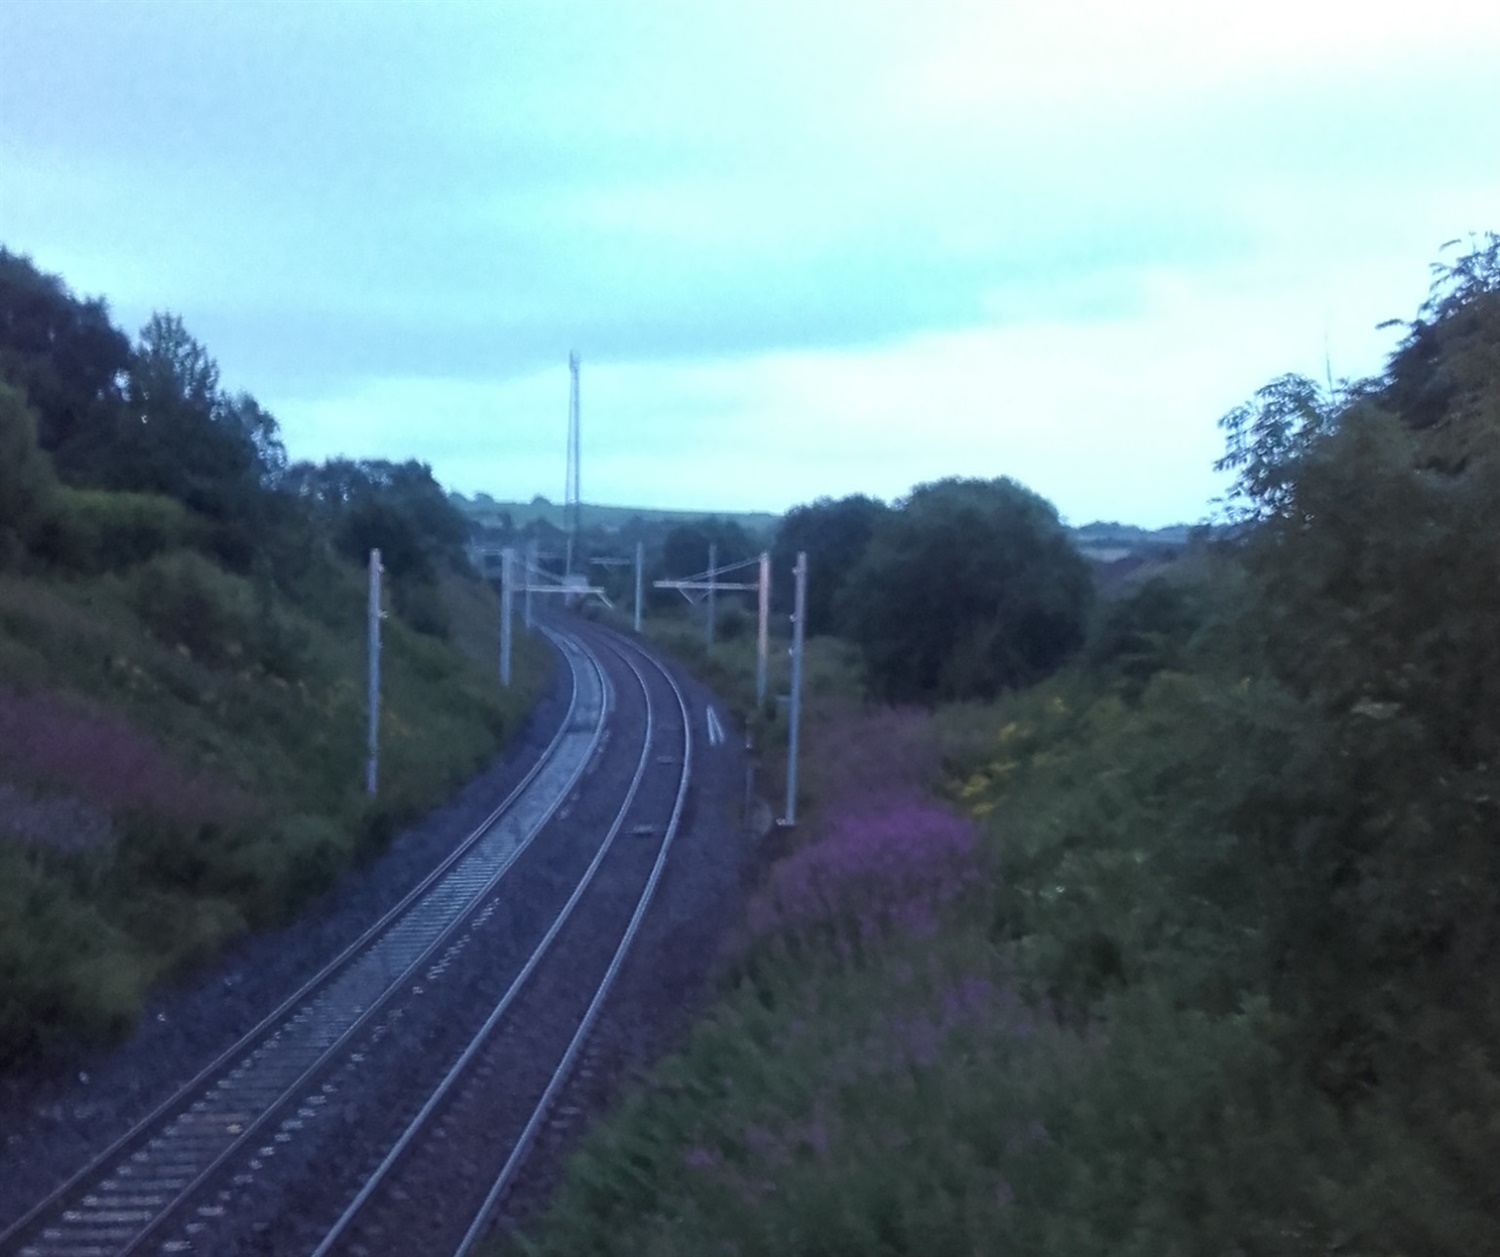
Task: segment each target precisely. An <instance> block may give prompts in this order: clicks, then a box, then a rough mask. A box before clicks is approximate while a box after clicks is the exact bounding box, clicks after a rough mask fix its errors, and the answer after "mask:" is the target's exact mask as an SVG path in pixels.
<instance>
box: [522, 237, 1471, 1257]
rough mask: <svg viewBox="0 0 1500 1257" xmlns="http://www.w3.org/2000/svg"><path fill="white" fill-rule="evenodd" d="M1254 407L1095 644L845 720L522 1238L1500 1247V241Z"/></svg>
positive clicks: (1176, 1249)
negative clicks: (1387, 327)
mask: <svg viewBox="0 0 1500 1257" xmlns="http://www.w3.org/2000/svg"><path fill="white" fill-rule="evenodd" d="M1222 427H1223V429H1224V432H1225V436H1226V453H1225V457H1224V460H1223V463H1222V466H1223V467H1224V468H1225V469H1226V470H1229V471H1231V472H1232V473H1234V475H1235V485H1234V492H1233V499H1232V503H1231V508H1230V519H1229V521H1228V523H1229V525H1230V526H1229V527H1228V528H1227V529H1225V530H1223V532H1222V533H1220V534H1219V535H1218V536H1217V537H1216V538H1215V539H1214V540H1213V541H1211V542H1210V543H1207V544H1204V545H1201V546H1199V547H1198V548H1197V549H1196V550H1195V552H1194V553H1193V554H1192V555H1190V556H1189V558H1188V559H1187V560H1186V561H1184V562H1182V563H1179V564H1178V565H1177V566H1176V567H1174V568H1173V569H1172V570H1171V571H1170V572H1169V573H1168V574H1167V575H1166V576H1164V577H1163V578H1162V579H1160V580H1158V581H1155V582H1151V583H1148V584H1145V585H1143V586H1142V587H1140V588H1139V589H1138V590H1136V591H1135V592H1134V593H1133V594H1131V595H1130V596H1128V597H1125V598H1122V599H1120V600H1117V601H1114V602H1110V603H1108V604H1105V605H1102V606H1099V607H1097V608H1096V609H1095V613H1094V615H1093V618H1092V621H1091V625H1090V629H1089V632H1088V634H1087V636H1086V638H1085V639H1084V642H1083V644H1082V647H1081V649H1080V650H1079V652H1078V654H1077V655H1076V656H1075V657H1074V659H1073V660H1072V662H1071V663H1070V664H1069V665H1068V666H1066V667H1064V668H1063V669H1062V670H1060V671H1059V672H1057V673H1056V674H1055V675H1054V676H1052V677H1050V678H1049V679H1047V680H1045V681H1043V682H1041V683H1040V684H1036V685H1033V686H1030V687H1021V688H1015V689H1012V690H1010V691H1009V692H1007V693H1005V694H1003V695H1002V697H1001V698H1000V699H999V700H998V701H997V702H995V703H993V704H988V705H980V704H974V703H964V704H955V705H949V706H945V707H941V708H939V709H938V710H937V712H936V714H935V716H933V717H931V718H930V719H929V718H926V717H921V716H919V715H918V714H917V713H915V712H912V711H910V710H907V711H904V712H903V711H895V712H893V711H889V710H885V711H881V710H876V711H873V712H870V713H867V714H865V715H864V716H861V717H859V718H857V719H854V720H849V719H848V718H847V717H845V718H844V719H845V720H846V723H845V724H844V725H843V726H840V725H839V724H837V723H834V724H832V725H829V726H826V727H822V728H820V727H818V726H817V725H814V726H813V728H812V729H811V730H810V732H809V735H808V746H809V748H810V752H809V764H808V767H807V776H808V777H809V778H810V779H812V780H813V782H814V783H815V785H814V789H815V791H817V790H821V791H822V793H821V794H817V795H815V797H814V798H813V799H811V800H810V802H811V803H813V804H814V805H815V806H814V807H812V808H811V809H810V810H809V819H808V820H807V822H806V823H805V824H804V826H803V827H802V830H801V832H799V834H798V835H797V838H796V844H797V845H796V846H795V848H794V849H793V850H791V851H790V852H788V853H786V854H785V855H784V856H783V858H781V859H779V860H778V861H777V862H776V863H775V865H774V866H773V867H772V869H771V870H770V875H769V877H768V878H767V881H766V884H765V886H764V887H763V888H762V890H761V891H760V892H759V893H758V895H757V897H756V901H755V902H754V903H753V904H752V911H751V913H750V917H749V919H748V921H747V922H746V925H745V928H744V939H743V941H742V945H741V948H740V950H739V952H738V954H737V957H736V963H735V967H734V969H733V972H732V975H731V980H730V982H729V983H728V984H727V986H726V988H725V990H724V992H723V996H722V999H721V1001H720V1003H719V1004H718V1005H717V1006H716V1007H715V1008H714V1009H713V1011H712V1013H711V1015H710V1016H709V1017H707V1018H706V1019H705V1020H704V1022H703V1023H702V1025H700V1027H699V1028H698V1029H697V1031H696V1032H695V1033H694V1035H693V1038H692V1041H691V1043H690V1044H689V1045H688V1047H687V1048H686V1049H685V1051H684V1052H683V1054H682V1055H681V1056H680V1057H678V1058H677V1059H674V1060H672V1061H670V1062H668V1063H666V1064H665V1065H664V1066H663V1067H662V1068H661V1070H660V1071H659V1072H658V1074H657V1076H656V1077H655V1079H654V1080H653V1082H652V1083H651V1084H650V1085H649V1086H648V1087H647V1088H646V1089H644V1090H643V1091H642V1092H640V1093H639V1094H637V1095H635V1096H633V1097H632V1098H631V1099H630V1100H629V1101H628V1102H627V1103H626V1104H625V1106H624V1107H623V1109H622V1111H621V1112H620V1113H619V1114H618V1115H617V1116H616V1118H615V1119H614V1120H613V1121H612V1122H611V1123H610V1124H609V1125H607V1126H606V1127H605V1128H604V1129H603V1130H602V1131H600V1132H599V1133H598V1134H597V1135H596V1136H595V1137H593V1138H592V1139H591V1140H590V1142H589V1144H588V1146H587V1148H586V1149H585V1151H584V1153H583V1154H582V1157H581V1160H580V1163H579V1165H578V1166H577V1168H576V1172H575V1173H574V1175H573V1176H572V1179H571V1181H570V1184H569V1186H568V1187H567V1188H566V1190H565V1191H564V1193H563V1195H562V1197H561V1200H560V1203H559V1205H558V1207H557V1208H556V1210H554V1212H553V1214H552V1216H551V1218H550V1220H549V1224H548V1226H547V1227H545V1228H544V1229H543V1231H542V1233H541V1234H540V1238H539V1243H538V1244H537V1245H536V1247H535V1248H534V1249H528V1251H541V1252H558V1253H562V1252H577V1251H593V1252H641V1251H651V1252H654V1253H662V1254H670V1253H683V1254H688V1253H699V1252H709V1251H716V1250H719V1249H724V1250H728V1249H730V1248H733V1249H734V1250H736V1251H742V1252H784V1253H827V1252H871V1253H875V1252H878V1253H885V1254H899V1253H910V1254H919V1253H923V1254H925V1253H930V1252H960V1251H962V1252H1007V1253H1018V1254H1038V1255H1041V1254H1057V1253H1067V1254H1072V1255H1077V1257H1086V1255H1090V1254H1097V1255H1098V1257H1124V1255H1131V1254H1139V1255H1140V1257H1148V1255H1149V1257H1157V1255H1158V1254H1162V1253H1225V1254H1229V1253H1235V1254H1267V1255H1270V1254H1283V1253H1305V1254H1314V1253H1348V1254H1362V1255H1373V1254H1383V1255H1388V1257H1404V1255H1409V1254H1415V1253H1422V1254H1434V1255H1441V1257H1478V1255H1480V1254H1489V1253H1494V1252H1500V1189H1497V1188H1496V1186H1495V1182H1494V1174H1493V1166H1494V1165H1495V1163H1496V1161H1497V1159H1500V1048H1497V1044H1500V841H1497V834H1500V827H1497V822H1500V815H1497V809H1500V701H1497V700H1500V637H1497V634H1496V633H1495V625H1496V624H1497V623H1500V580H1497V568H1496V557H1495V556H1496V554H1497V553H1500V237H1497V236H1495V235H1493V234H1491V235H1488V236H1486V237H1484V238H1482V239H1480V240H1478V241H1476V242H1474V247H1473V248H1471V249H1470V250H1469V251H1468V252H1467V253H1465V254H1463V255H1462V256H1460V257H1457V258H1456V259H1453V260H1449V261H1445V262H1444V263H1443V264H1441V265H1439V266H1438V267H1437V268H1435V274H1434V284H1433V288H1432V292H1431V295H1430V298H1429V300H1428V301H1427V303H1426V304H1425V305H1424V306H1423V307H1422V308H1421V310H1420V311H1419V312H1418V314H1417V316H1416V317H1415V318H1414V319H1413V320H1412V321H1411V322H1410V323H1409V324H1408V325H1407V326H1406V330H1405V335H1404V336H1403V338H1402V340H1401V342H1400V344H1399V345H1398V346H1397V348H1396V350H1395V351H1394V353H1393V354H1392V355H1391V356H1390V358H1389V360H1388V361H1387V363H1386V366H1385V369H1384V370H1383V372H1382V373H1381V374H1380V375H1378V376H1377V377H1375V378H1372V379H1368V380H1360V381H1349V382H1345V383H1343V384H1340V385H1337V386H1334V387H1324V386H1321V385H1319V384H1317V383H1315V382H1313V381H1310V380H1307V379H1304V378H1301V377H1296V376H1287V377H1283V378H1281V379H1278V380H1275V381H1273V382H1272V383H1271V384H1269V385H1268V386H1267V387H1266V388H1265V389H1263V390H1262V391H1261V392H1260V393H1258V394H1257V395H1256V396H1255V397H1254V398H1253V399H1251V400H1250V401H1249V402H1248V403H1247V404H1246V405H1244V406H1242V407H1239V408H1236V409H1235V410H1234V411H1232V412H1231V413H1230V414H1228V415H1227V416H1225V417H1224V419H1223V420H1222ZM851 514H853V512H851ZM877 514H878V513H877ZM789 523H790V520H789ZM886 527H889V525H888V524H884V523H877V524H876V525H875V527H874V529H873V530H872V531H871V533H870V540H869V541H868V542H867V545H868V549H867V550H866V555H870V554H873V553H874V552H875V549H874V547H875V545H876V540H875V539H876V538H878V537H879V535H880V530H881V529H883V528H886ZM963 531H964V534H965V535H968V534H969V533H970V529H969V528H967V527H966V528H965V529H964V530H963ZM993 553H994V555H995V558H996V561H997V562H1000V561H1003V560H1004V551H1003V549H999V548H996V549H994V550H993ZM940 557H941V556H940V555H939V554H937V553H936V552H931V553H929V554H927V555H924V563H923V564H922V566H923V567H924V568H925V567H926V566H927V563H926V560H931V561H934V562H935V561H937V560H938V559H940ZM864 562H865V560H864V559H861V560H859V562H858V563H856V564H855V565H854V566H853V568H852V569H851V570H853V571H856V572H857V571H858V570H859V568H860V565H861V564H863V563H864ZM872 588H873V587H872ZM882 592H883V593H885V594H886V596H888V597H891V598H893V599H894V598H895V596H896V595H895V592H894V589H893V588H891V587H887V588H886V589H884V590H883V591H882ZM851 605H852V604H851ZM934 605H935V603H934V602H931V601H929V602H924V603H922V604H915V603H909V604H906V605H905V606H904V608H903V609H904V611H905V613H906V614H907V615H910V616H913V617H915V616H917V615H918V614H920V613H921V612H922V610H923V609H924V608H928V607H932V606H934ZM831 614H832V615H833V616H834V620H835V623H837V622H838V616H839V606H838V600H837V599H835V603H834V606H833V608H832V609H831ZM843 627H844V631H846V632H857V631H858V626H857V625H856V624H854V623H852V622H845V623H844V625H843ZM877 657H878V656H877ZM914 657H916V658H920V656H914ZM936 675H938V676H942V675H943V674H942V673H941V672H939V673H937V674H936ZM935 755H939V756H941V758H942V762H943V763H944V765H945V766H946V769H947V776H948V781H947V786H946V794H947V797H948V799H949V801H950V803H951V805H952V806H953V808H954V809H955V811H957V812H958V813H960V814H961V815H964V816H966V817H967V820H968V822H969V824H970V826H972V828H970V829H968V830H967V831H965V830H964V829H963V828H962V827H959V828H958V829H957V830H956V831H955V829H954V825H953V822H954V821H955V820H956V818H955V817H954V816H953V815H951V814H950V815H948V816H946V817H943V816H940V815H934V814H933V813H932V811H931V804H930V801H929V803H928V804H927V805H926V810H925V811H924V808H923V806H922V805H919V804H918V803H917V802H916V801H915V800H914V799H913V798H912V797H911V796H912V788H913V782H915V783H917V784H930V782H931V778H930V776H929V775H928V774H929V770H930V764H929V762H928V761H930V759H931V757H933V756H935Z"/></svg>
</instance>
